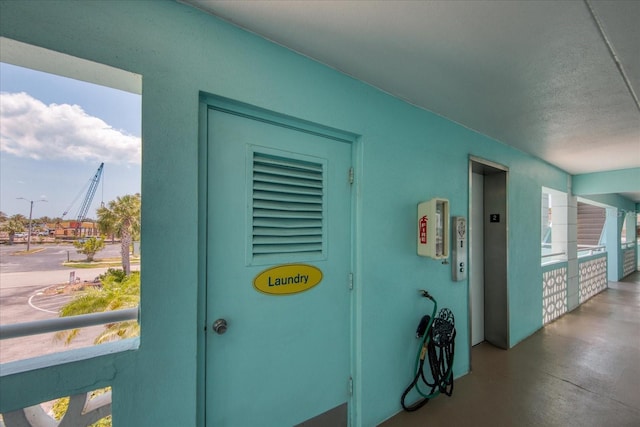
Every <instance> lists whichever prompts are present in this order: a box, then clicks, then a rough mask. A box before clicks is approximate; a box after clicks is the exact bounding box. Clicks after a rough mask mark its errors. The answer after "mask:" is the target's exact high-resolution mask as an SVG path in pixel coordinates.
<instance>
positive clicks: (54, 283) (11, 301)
mask: <svg viewBox="0 0 640 427" xmlns="http://www.w3.org/2000/svg"><path fill="white" fill-rule="evenodd" d="M32 248H34V249H42V250H41V251H39V252H37V253H33V254H29V255H18V254H15V253H16V252H18V251H20V250H25V249H26V245H22V247H21V246H20V245H13V246H6V245H2V246H0V324H3V325H4V324H10V323H21V322H29V321H33V320H41V319H50V318H55V317H58V310H59V309H60V307H62V305H64V304H65V303H66V302H67V301H69V300H70V298H71V297H72V296H71V295H70V294H68V293H67V294H57V295H50V294H49V293H45V292H43V291H44V290H45V289H47V288H51V287H53V288H55V287H59V286H63V285H65V284H67V283H69V273H71V272H74V273H75V278H76V279H78V278H79V279H80V281H82V282H84V281H89V282H90V281H92V280H93V279H94V278H95V277H96V276H98V275H100V274H102V273H104V272H105V271H106V270H107V268H91V269H72V268H69V267H64V266H62V262H63V261H66V260H67V251H69V253H70V258H71V259H72V260H73V259H77V260H81V259H82V258H83V257H84V255H81V254H77V253H76V251H75V248H74V247H73V246H71V245H32ZM74 254H75V257H74ZM119 254H120V245H119V244H116V245H107V248H106V249H105V250H104V251H101V252H99V254H98V256H97V258H107V257H116V256H119ZM132 268H134V269H135V268H138V266H132ZM102 329H103V326H92V327H89V328H84V329H83V330H82V331H81V332H80V334H79V335H78V337H76V338H75V339H74V340H73V342H72V343H71V344H70V345H68V346H67V345H65V344H64V342H62V341H60V340H59V339H57V338H56V334H55V333H48V334H41V335H33V336H28V337H21V338H12V339H9V340H0V363H5V362H10V361H14V360H21V359H25V358H29V357H35V356H40V355H44V354H48V353H54V352H58V351H64V350H69V349H72V348H79V347H86V346H89V345H92V344H93V340H94V338H95V337H96V336H97V335H98V334H99V333H100V331H101V330H102Z"/></svg>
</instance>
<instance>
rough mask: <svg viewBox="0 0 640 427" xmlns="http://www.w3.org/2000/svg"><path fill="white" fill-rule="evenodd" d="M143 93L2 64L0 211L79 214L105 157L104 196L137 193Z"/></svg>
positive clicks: (100, 190) (96, 199)
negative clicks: (133, 92)
mask: <svg viewBox="0 0 640 427" xmlns="http://www.w3.org/2000/svg"><path fill="white" fill-rule="evenodd" d="M140 123H141V97H140V96H139V95H136V94H131V93H127V92H123V91H119V90H115V89H110V88H106V87H103V86H98V85H94V84H90V83H86V82H81V81H77V80H73V79H68V78H64V77H59V76H55V75H52V74H47V73H42V72H38V71H34V70H29V69H26V68H22V67H17V66H13V65H9V64H5V63H0V210H1V211H2V212H4V213H6V214H8V215H13V214H17V213H19V214H23V215H25V216H27V217H28V215H29V206H30V204H29V203H28V202H27V201H25V200H22V199H18V198H21V197H22V198H25V199H27V200H40V199H45V200H47V202H37V203H34V212H33V217H34V218H37V217H41V216H45V215H46V216H49V217H61V216H63V213H64V212H68V213H67V215H66V216H65V217H64V218H65V219H74V218H75V216H77V213H78V210H79V208H80V204H81V203H82V199H83V198H84V195H85V193H86V190H87V188H88V184H89V182H90V180H91V179H92V178H93V176H94V175H95V173H96V171H97V169H98V167H99V166H100V163H102V162H104V164H105V165H104V171H103V176H102V181H101V183H100V185H99V187H98V190H97V192H96V194H95V197H94V200H93V203H92V205H91V208H90V209H89V213H88V216H89V217H92V218H95V210H96V209H97V207H99V206H100V203H101V202H103V201H104V203H108V202H109V201H110V200H113V199H115V198H116V197H117V196H122V195H125V194H133V193H137V192H140V163H141V126H140Z"/></svg>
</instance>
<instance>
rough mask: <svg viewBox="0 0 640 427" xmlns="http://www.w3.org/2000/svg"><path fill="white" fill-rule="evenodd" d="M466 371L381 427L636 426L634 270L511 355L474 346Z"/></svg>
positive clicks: (639, 329)
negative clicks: (444, 390)
mask: <svg viewBox="0 0 640 427" xmlns="http://www.w3.org/2000/svg"><path fill="white" fill-rule="evenodd" d="M471 357H472V360H471V363H472V372H471V373H470V374H468V375H466V376H464V377H462V378H460V379H458V380H456V382H455V389H454V392H453V396H452V397H447V396H444V395H440V396H438V397H436V398H435V399H433V400H431V401H430V402H429V403H428V404H427V405H426V406H424V407H423V408H422V409H420V410H418V411H417V412H413V413H407V412H401V413H399V414H397V415H396V416H394V417H393V418H391V419H389V420H387V421H386V422H385V423H383V424H381V426H383V427H412V426H420V427H425V426H456V427H457V426H492V427H499V426H518V427H524V426H536V427H538V426H545V427H546V426H562V427H567V426H594V427H595V426H606V427H618V426H635V427H638V426H640V272H635V273H634V274H632V275H630V276H627V278H626V279H624V280H623V281H621V282H609V289H607V290H605V291H603V292H602V293H600V294H598V295H596V296H594V297H593V298H591V299H590V300H589V301H587V302H586V303H585V304H583V305H581V306H580V307H578V308H577V309H575V310H574V311H572V312H571V313H568V314H566V315H564V316H562V317H561V318H559V319H557V320H556V321H554V322H552V323H550V324H549V325H547V326H546V327H544V328H543V329H541V330H540V331H538V332H536V333H535V334H534V335H532V336H531V337H529V338H527V339H526V340H524V341H522V342H521V343H519V344H518V345H517V346H515V347H514V348H512V349H511V350H508V351H504V350H500V349H498V348H495V347H493V346H491V345H490V344H487V343H481V344H479V345H477V346H475V347H474V348H473V350H472V354H471Z"/></svg>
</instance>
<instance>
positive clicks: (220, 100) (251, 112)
mask: <svg viewBox="0 0 640 427" xmlns="http://www.w3.org/2000/svg"><path fill="white" fill-rule="evenodd" d="M212 107H213V108H216V109H217V110H221V111H228V112H232V113H233V114H236V115H239V116H244V117H247V118H251V119H257V120H261V121H264V122H268V123H273V124H276V125H279V126H283V127H286V128H290V129H295V130H298V131H303V132H307V133H311V134H314V135H319V136H322V137H325V138H330V139H335V140H338V141H341V142H344V143H349V144H350V145H351V165H352V168H353V172H352V174H351V176H352V179H353V182H352V188H351V199H350V203H351V217H350V229H351V236H350V246H351V250H350V253H351V260H350V269H351V272H352V275H353V276H352V279H351V293H350V302H349V305H350V324H349V343H350V349H349V350H350V351H349V352H350V354H349V366H350V371H351V381H350V384H345V387H347V386H348V387H350V391H351V393H350V396H349V400H348V401H347V406H348V414H347V417H348V422H349V425H358V420H359V418H360V416H359V414H360V407H361V402H360V399H359V396H360V393H359V390H360V389H361V385H360V384H361V380H360V378H361V377H362V376H361V365H360V364H358V363H357V360H359V357H360V354H361V348H362V344H361V340H360V336H361V330H362V329H361V324H362V321H361V318H362V314H361V306H362V304H361V300H362V294H361V286H360V277H361V274H360V271H361V262H360V259H361V256H360V254H361V253H362V247H361V244H360V241H361V239H360V238H359V236H360V235H361V229H360V227H361V221H360V218H361V212H362V203H361V200H360V198H359V197H358V194H359V185H360V182H361V171H362V169H363V168H362V156H363V155H362V148H361V136H360V135H358V134H356V133H353V132H349V131H343V130H339V129H336V128H332V127H329V126H324V125H320V124H317V123H314V122H310V121H306V120H302V119H298V118H296V117H293V116H289V115H285V114H281V113H277V112H275V111H271V110H267V109H264V108H261V107H257V106H254V105H250V104H246V103H243V102H240V101H235V100H233V99H229V98H226V97H222V96H218V95H213V94H209V93H205V92H201V93H200V94H199V105H198V150H197V151H198V163H197V167H198V189H197V194H198V207H197V210H198V226H197V228H198V241H197V258H198V275H197V276H198V285H197V295H198V301H197V312H196V321H197V330H198V337H197V358H196V372H197V374H196V393H197V396H198V397H197V399H196V425H202V426H204V425H205V424H206V406H207V396H206V389H207V387H206V359H207V354H206V348H207V345H206V340H207V334H208V333H211V332H210V330H209V329H210V328H208V325H207V323H206V322H207V313H206V311H207V279H208V277H207V249H208V246H207V235H208V233H207V229H208V218H207V204H208V184H207V183H208V167H207V162H208V155H209V153H208V111H209V109H210V108H212ZM348 178H349V177H345V179H348ZM356 407H357V410H356Z"/></svg>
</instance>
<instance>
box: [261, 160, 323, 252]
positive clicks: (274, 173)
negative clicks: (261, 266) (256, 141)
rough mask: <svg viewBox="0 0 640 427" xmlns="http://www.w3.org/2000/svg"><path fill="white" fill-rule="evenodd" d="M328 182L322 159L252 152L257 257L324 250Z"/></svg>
mask: <svg viewBox="0 0 640 427" xmlns="http://www.w3.org/2000/svg"><path fill="white" fill-rule="evenodd" d="M323 187H324V178H323V164H322V163H314V162H309V161H304V160H298V159H292V158H285V157H279V156H275V155H268V154H264V153H258V152H254V153H253V217H252V219H253V223H252V226H253V239H252V254H253V260H254V261H261V260H274V261H275V260H281V259H282V260H283V261H285V262H286V260H287V259H293V260H299V259H300V258H301V257H300V256H299V255H302V258H305V257H306V258H309V259H313V258H314V257H315V256H318V255H320V256H321V255H322V254H323V247H324V246H323V240H324V239H323V236H324V229H323V222H324V221H323V212H324V210H323V192H324V188H323ZM296 254H299V255H298V256H296ZM283 255H286V257H284V259H283V257H282V256H283ZM291 257H293V258H291Z"/></svg>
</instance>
